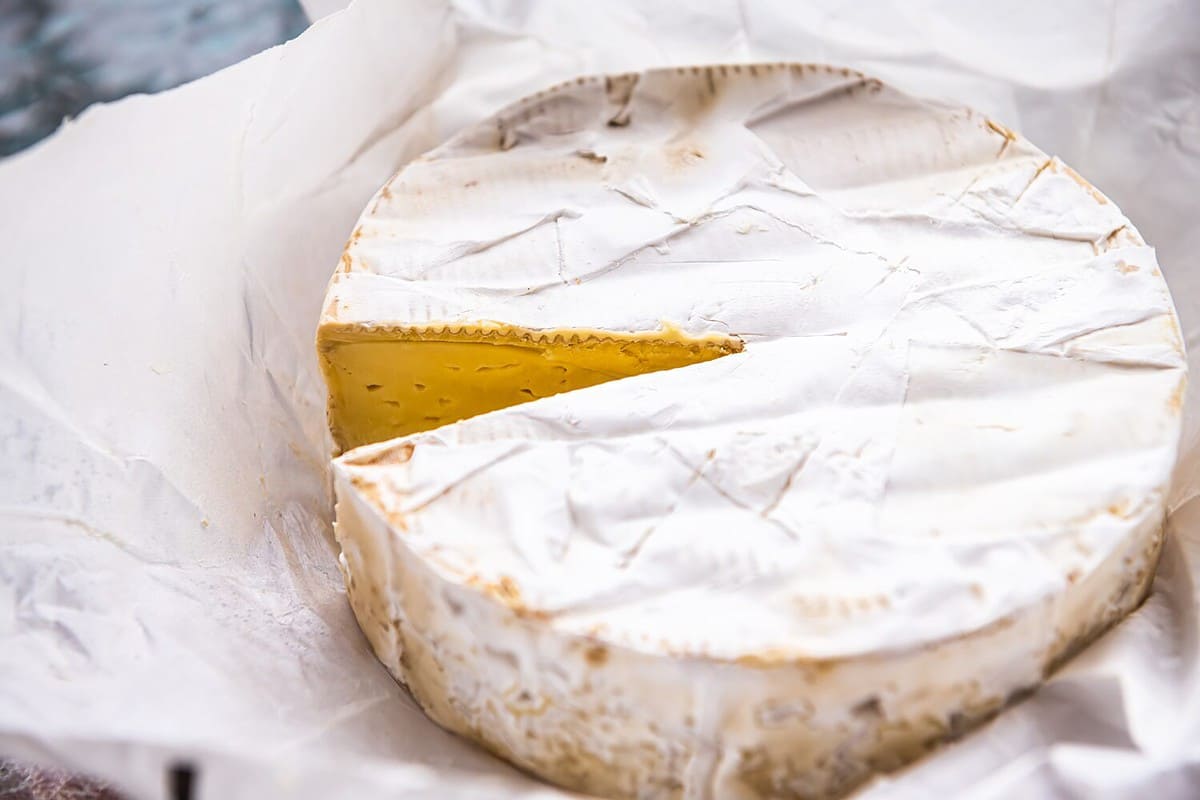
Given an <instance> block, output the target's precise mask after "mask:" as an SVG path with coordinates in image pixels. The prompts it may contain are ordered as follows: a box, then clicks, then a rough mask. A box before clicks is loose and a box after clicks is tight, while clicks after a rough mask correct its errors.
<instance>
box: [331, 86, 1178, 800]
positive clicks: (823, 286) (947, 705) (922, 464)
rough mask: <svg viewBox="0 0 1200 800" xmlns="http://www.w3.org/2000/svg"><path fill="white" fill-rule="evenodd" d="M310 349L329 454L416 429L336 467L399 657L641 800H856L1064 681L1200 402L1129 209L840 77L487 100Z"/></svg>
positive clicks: (1132, 602)
mask: <svg viewBox="0 0 1200 800" xmlns="http://www.w3.org/2000/svg"><path fill="white" fill-rule="evenodd" d="M318 339H319V342H318V344H319V348H320V351H321V354H322V362H323V366H324V369H325V372H326V377H327V380H328V383H329V386H330V417H331V426H332V428H333V431H334V434H335V438H336V440H337V443H338V445H339V446H340V447H342V448H350V447H355V446H357V445H362V444H364V443H367V442H374V441H378V440H380V439H383V438H388V437H391V436H397V435H401V438H396V439H392V440H390V441H386V442H380V443H375V444H367V445H366V446H363V447H358V448H357V449H353V450H351V451H350V452H348V453H346V454H344V455H342V456H341V457H340V458H339V459H337V460H336V461H335V464H334V473H335V484H336V491H337V498H338V506H337V524H336V531H337V537H338V541H339V542H340V544H341V548H342V556H341V560H342V566H343V571H344V573H345V576H346V583H347V587H348V593H349V597H350V601H351V603H352V605H353V608H354V611H355V613H356V615H357V617H358V619H359V622H360V624H361V625H362V628H363V630H364V632H365V633H366V635H367V637H368V638H369V639H370V641H371V644H372V646H373V647H374V649H375V651H376V653H377V654H378V655H379V658H380V660H381V661H382V662H383V663H384V664H385V665H386V666H387V667H388V668H389V669H390V670H391V671H392V673H393V674H394V675H395V676H396V677H397V678H398V679H399V680H400V681H402V682H403V683H404V684H405V685H407V686H408V687H409V688H410V689H411V690H412V692H413V694H414V696H415V697H416V698H417V699H418V700H419V701H420V703H421V704H422V706H423V707H424V708H425V709H426V711H427V712H428V713H429V715H430V716H431V717H432V718H433V719H434V720H436V721H437V722H439V723H440V724H442V725H444V726H445V727H447V728H449V729H451V730H454V731H457V732H459V733H461V734H463V735H465V736H469V737H471V738H472V739H475V740H476V741H479V742H481V743H482V744H483V745H484V746H486V747H488V748H489V749H491V750H492V751H494V752H496V753H498V754H499V755H501V756H503V757H505V758H507V759H509V760H511V761H513V762H514V763H516V764H518V765H520V766H522V767H524V768H526V769H528V770H530V771H532V772H535V773H537V774H539V775H541V776H544V777H546V778H548V779H549V780H552V781H555V782H558V783H561V784H563V785H566V786H569V787H572V788H576V789H580V790H583V791H588V792H593V793H596V794H601V795H609V796H619V797H643V798H677V797H678V798H708V797H722V798H724V797H729V798H757V797H763V798H766V797H831V796H836V795H839V794H842V793H844V792H846V791H848V790H849V789H850V788H852V787H853V786H855V785H856V784H858V783H860V782H861V781H862V780H864V779H866V778H867V777H869V776H870V774H871V773H873V772H876V771H881V770H888V769H893V768H895V767H898V766H900V765H902V764H904V763H906V762H908V761H910V760H912V759H913V758H915V757H917V756H918V755H920V754H921V753H923V752H925V751H927V750H928V749H929V748H931V747H933V746H935V745H936V744H937V743H939V742H941V741H944V740H946V739H947V738H950V737H953V736H955V735H957V734H959V733H960V732H962V731H964V730H965V729H966V728H968V727H969V726H970V725H971V724H973V723H975V722H977V721H979V720H981V719H984V718H986V717H987V716H989V715H991V714H993V713H994V712H996V711H997V710H998V709H1000V708H1001V707H1002V706H1003V705H1004V704H1005V703H1007V702H1008V701H1009V700H1010V699H1011V698H1012V697H1014V696H1015V695H1017V694H1019V693H1021V692H1023V691H1025V690H1028V689H1030V688H1031V687H1034V686H1036V685H1037V684H1038V683H1039V682H1040V681H1041V680H1042V679H1043V678H1044V677H1045V676H1046V675H1047V674H1048V673H1049V672H1050V671H1051V670H1052V669H1054V667H1055V666H1057V665H1058V664H1060V663H1062V661H1063V660H1064V659H1066V658H1067V657H1069V656H1070V655H1071V654H1072V653H1073V652H1075V651H1076V650H1077V649H1078V648H1079V647H1081V646H1083V645H1084V644H1086V643H1087V642H1088V641H1089V640H1090V639H1091V638H1093V637H1095V636H1096V635H1097V634H1099V633H1100V632H1102V631H1103V630H1104V629H1105V628H1106V627H1107V626H1109V625H1111V624H1112V623H1113V622H1115V621H1116V620H1118V619H1119V618H1121V616H1123V615H1124V614H1126V613H1128V612H1129V611H1131V610H1132V609H1133V608H1135V607H1136V606H1137V605H1138V603H1139V602H1140V601H1141V599H1142V598H1143V597H1144V595H1145V593H1146V591H1147V590H1148V587H1149V585H1150V580H1151V577H1152V574H1153V570H1154V566H1155V563H1156V559H1157V557H1158V552H1159V547H1160V544H1161V539H1162V521H1163V514H1164V495H1165V490H1166V488H1167V482H1168V480H1169V477H1170V473H1171V469H1172V466H1173V464H1174V460H1175V455H1176V448H1177V441H1178V436H1179V430H1180V405H1181V400H1182V394H1183V390H1184V384H1185V362H1184V355H1183V343H1182V341H1181V337H1180V333H1179V328H1178V325H1177V321H1176V317H1175V312H1174V309H1173V306H1172V302H1171V298H1170V295H1169V293H1168V290H1167V287H1166V284H1165V282H1164V281H1163V278H1162V275H1161V273H1160V272H1159V270H1158V267H1157V265H1156V262H1155V256H1154V251H1153V250H1152V249H1151V248H1150V247H1148V246H1147V245H1146V244H1145V243H1144V242H1143V241H1142V239H1141V237H1140V236H1139V234H1138V233H1137V231H1136V230H1135V229H1134V227H1133V225H1132V224H1131V223H1130V222H1129V221H1128V220H1127V219H1126V218H1125V217H1124V216H1123V215H1122V214H1121V212H1120V211H1119V210H1118V209H1117V208H1116V207H1115V206H1114V205H1113V203H1112V202H1111V201H1109V200H1108V199H1107V198H1105V197H1104V196H1103V195H1102V194H1100V193H1099V192H1098V191H1097V190H1096V189H1095V188H1093V187H1091V186H1090V185H1089V184H1088V183H1087V182H1086V181H1084V180H1083V179H1082V178H1080V177H1079V176H1078V175H1077V174H1075V173H1074V172H1073V171H1071V170H1070V168H1068V167H1067V166H1065V165H1064V164H1062V163H1061V162H1059V161H1058V160H1057V159H1054V158H1052V157H1048V156H1047V155H1046V154H1044V153H1042V152H1041V151H1040V150H1038V149H1037V148H1036V147H1034V146H1033V145H1031V144H1030V143H1029V142H1027V141H1026V140H1024V139H1023V138H1021V137H1020V136H1019V135H1017V134H1015V133H1013V132H1012V131H1010V130H1008V129H1007V128H1004V127H1003V126H1001V125H998V124H996V123H994V122H992V121H990V120H988V119H986V118H985V117H983V116H981V115H979V114H976V113H973V112H971V111H968V110H965V109H961V108H955V107H950V106H945V105H941V104H938V103H933V102H928V101H923V100H916V99H912V98H909V97H907V96H905V95H902V94H900V93H898V92H896V91H894V90H891V89H889V88H888V87H886V86H883V85H881V84H880V83H879V82H877V81H875V80H872V79H870V78H866V77H863V76H862V75H859V74H857V73H853V72H849V71H846V70H837V69H832V68H827V67H812V66H790V65H766V66H742V67H735V66H728V67H709V68H694V69H679V70H661V71H652V72H647V73H644V74H638V75H624V76H617V77H609V78H595V79H591V78H589V79H580V80H578V81H575V82H572V83H570V84H566V85H562V86H559V87H555V88H553V89H550V90H548V91H546V92H543V93H541V94H539V95H536V96H534V97H531V98H529V99H527V100H525V101H522V102H520V103H518V104H516V105H515V106H513V107H510V108H508V109H506V110H504V111H502V112H500V113H499V114H497V115H496V116H495V117H494V118H492V119H490V120H488V121H486V122H484V123H482V124H480V125H477V126H475V127H473V128H472V129H470V130H468V131H466V132H465V133H463V134H461V135H459V136H458V137H456V138H455V139H453V140H452V141H450V142H449V143H447V144H446V145H444V146H442V147H440V148H438V149H437V150H435V151H433V152H432V153H430V154H428V155H427V156H425V157H424V158H422V159H419V160H418V161H416V162H414V163H413V164H411V165H410V166H408V167H407V168H405V169H404V170H403V171H402V172H401V173H400V174H399V175H397V176H396V177H395V178H394V179H393V180H392V181H391V182H390V183H389V184H388V185H387V186H386V187H385V188H383V189H382V190H381V191H380V193H379V194H378V195H377V196H376V198H375V199H374V201H373V202H372V203H371V205H370V207H369V209H368V210H367V211H366V212H365V214H364V215H363V217H362V219H361V221H360V223H359V225H358V227H357V228H356V230H355V233H354V235H353V237H352V240H351V242H350V244H349V246H348V247H347V250H346V253H345V255H344V257H343V261H342V265H341V268H340V269H339V271H338V272H337V273H336V274H335V276H334V278H333V280H332V282H331V284H330V289H329V295H328V299H327V303H326V306H325V310H324V313H323V316H322V320H321V327H320V330H319V334H318ZM483 412H488V413H483ZM453 420H461V421H459V422H455V423H454V424H450V425H445V424H444V423H447V422H451V421H453Z"/></svg>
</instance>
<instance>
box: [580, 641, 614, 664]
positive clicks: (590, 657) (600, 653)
mask: <svg viewBox="0 0 1200 800" xmlns="http://www.w3.org/2000/svg"><path fill="white" fill-rule="evenodd" d="M583 657H584V658H586V659H587V662H588V663H589V664H591V665H592V666H593V667H602V666H604V665H605V663H607V662H608V648H607V647H605V646H604V645H602V644H594V645H592V646H590V647H588V649H587V650H585V651H584V654H583Z"/></svg>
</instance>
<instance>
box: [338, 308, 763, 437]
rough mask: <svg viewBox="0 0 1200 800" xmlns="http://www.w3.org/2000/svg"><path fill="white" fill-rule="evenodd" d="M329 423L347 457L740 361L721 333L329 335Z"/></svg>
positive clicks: (471, 329)
mask: <svg viewBox="0 0 1200 800" xmlns="http://www.w3.org/2000/svg"><path fill="white" fill-rule="evenodd" d="M318 346H319V349H320V352H321V355H322V365H323V367H324V369H325V376H326V382H327V384H328V386H329V396H330V402H329V424H330V428H331V429H332V432H333V436H334V441H335V443H336V444H337V446H338V447H339V448H341V449H343V450H345V449H350V448H353V447H358V446H359V445H363V444H370V443H372V442H379V441H383V440H385V439H391V438H394V437H396V436H402V435H404V434H408V433H415V432H417V431H422V430H428V429H429V428H436V427H439V426H441V425H445V424H447V423H450V422H455V421H457V420H460V419H466V418H467V417H473V416H476V415H478V414H483V413H484V412H487V411H494V410H496V409H499V408H504V407H506V406H511V405H516V404H518V403H526V402H529V401H531V400H536V399H537V398H539V397H548V396H550V395H553V394H558V393H559V392H565V391H570V390H572V389H581V388H583V387H584V386H592V385H594V384H597V383H603V382H604V381H611V380H615V379H617V378H624V377H628V376H631V375H640V374H642V373H646V372H656V371H658V370H662V369H670V368H672V367H681V366H684V365H685V364H695V363H699V362H701V361H707V360H709V359H712V358H718V357H720V356H722V355H728V354H729V353H733V352H737V351H739V350H741V349H742V344H741V342H740V341H738V340H737V339H735V338H732V337H729V336H723V335H720V334H709V335H706V336H687V335H684V334H682V333H680V332H679V331H677V330H671V329H667V330H663V331H653V332H647V333H641V334H637V333H634V334H617V333H611V332H606V331H589V330H583V331H579V330H566V331H556V332H554V333H553V334H546V333H543V332H540V331H530V330H519V329H515V328H512V327H502V326H480V325H476V326H462V327H459V328H457V329H455V330H446V329H441V330H432V331H429V330H416V331H413V330H395V329H383V330H382V331H380V330H378V329H373V330H355V329H354V328H353V327H345V328H341V329H336V328H334V329H331V328H324V329H323V330H322V333H321V340H320V342H319V345H318Z"/></svg>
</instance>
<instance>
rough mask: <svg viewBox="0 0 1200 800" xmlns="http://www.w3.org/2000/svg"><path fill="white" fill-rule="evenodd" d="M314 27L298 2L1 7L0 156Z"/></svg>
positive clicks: (142, 0)
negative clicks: (104, 105) (107, 104)
mask: <svg viewBox="0 0 1200 800" xmlns="http://www.w3.org/2000/svg"><path fill="white" fill-rule="evenodd" d="M307 25H308V20H307V19H306V18H305V16H304V12H303V11H302V10H301V9H300V5H299V3H298V2H297V0H0V157H3V156H6V155H11V154H12V153H15V152H17V151H19V150H23V149H24V148H26V147H28V146H29V145H31V144H33V143H34V142H37V141H38V140H39V139H41V138H43V137H45V136H46V135H48V134H50V133H53V132H54V130H55V129H56V128H57V127H58V126H59V125H60V124H61V122H62V120H63V119H64V118H65V117H72V116H75V115H76V114H78V113H79V112H80V111H82V110H83V109H84V108H86V107H87V106H89V105H91V104H92V103H95V102H100V101H109V100H116V99H118V98H120V97H124V96H125V95H127V94H131V93H134V92H158V91H162V90H163V89H169V88H171V87H172V86H178V85H179V84H181V83H184V82H185V81H189V80H192V79H193V78H199V77H200V76H202V75H207V74H208V73H210V72H213V71H215V70H218V69H220V68H221V67H225V66H228V65H230V64H233V63H235V62H237V61H240V60H242V59H243V58H246V57H247V56H250V55H253V54H254V53H257V52H259V51H260V50H264V49H266V48H268V47H271V46H273V45H276V44H279V43H281V42H284V41H287V40H288V39H291V38H292V37H294V36H296V35H297V34H299V33H300V32H301V31H303V30H304V28H305V27H307Z"/></svg>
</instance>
